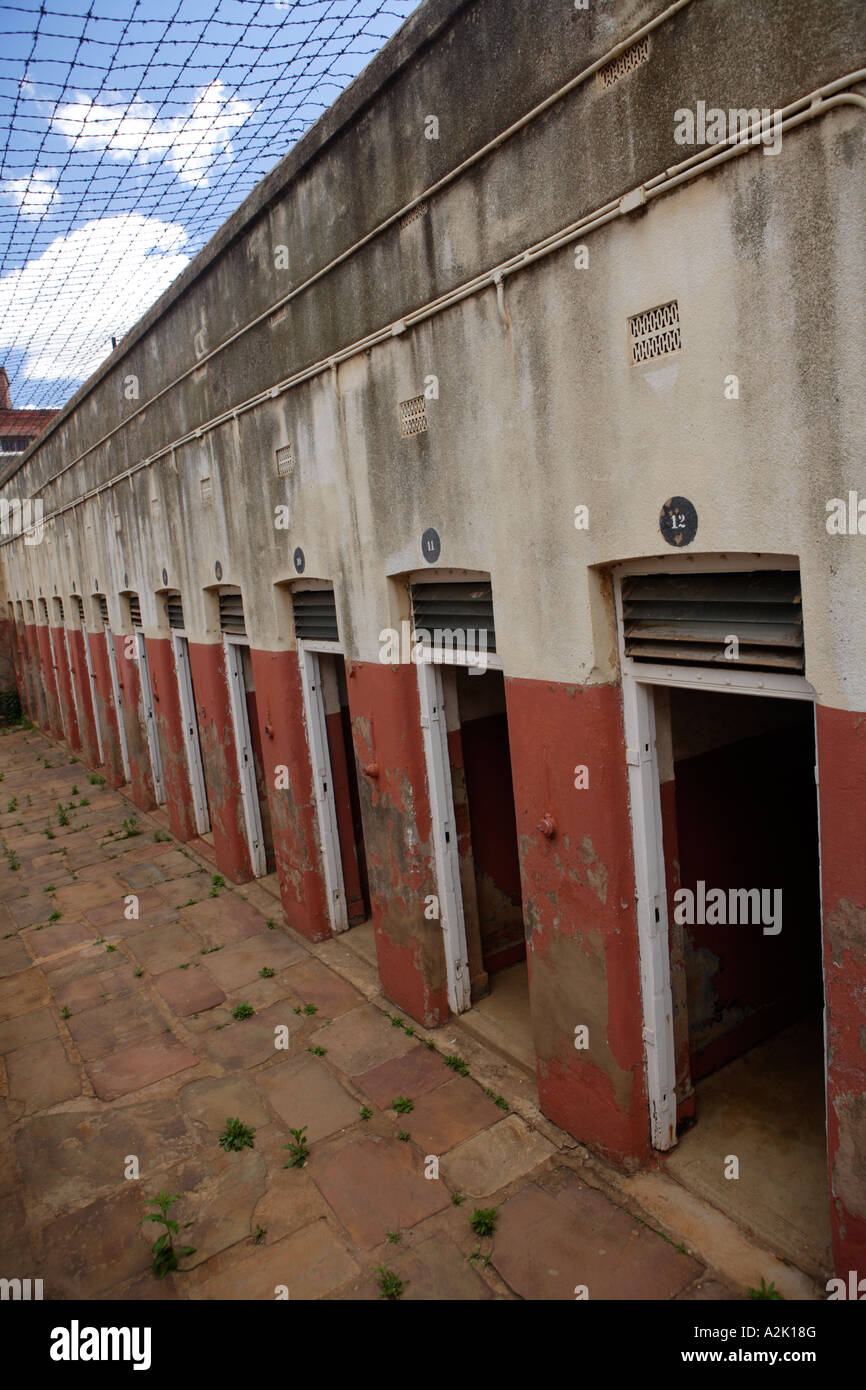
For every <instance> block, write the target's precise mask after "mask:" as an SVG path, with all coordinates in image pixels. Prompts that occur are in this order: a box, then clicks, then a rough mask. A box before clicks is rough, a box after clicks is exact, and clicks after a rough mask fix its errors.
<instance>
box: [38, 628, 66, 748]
mask: <svg viewBox="0 0 866 1390" xmlns="http://www.w3.org/2000/svg"><path fill="white" fill-rule="evenodd" d="M36 643H37V647H38V650H39V664H40V667H41V670H42V686H43V689H44V691H45V703H46V710H47V718H48V729H49V732H50V733H51V734H52V735H53V736H54V738H59V739H63V738H65V736H66V731H65V729H64V728H63V720H62V718H61V716H60V699H59V697H58V694H57V682H56V681H55V679H54V663H53V661H52V659H51V639H50V637H49V635H48V628H47V627H46V626H45V624H44V623H39V624H37V627H36Z"/></svg>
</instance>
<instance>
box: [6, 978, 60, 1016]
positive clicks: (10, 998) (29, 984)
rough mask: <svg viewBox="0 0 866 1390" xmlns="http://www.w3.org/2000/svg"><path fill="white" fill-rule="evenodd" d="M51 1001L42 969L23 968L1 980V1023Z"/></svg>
mask: <svg viewBox="0 0 866 1390" xmlns="http://www.w3.org/2000/svg"><path fill="white" fill-rule="evenodd" d="M48 1001H49V994H48V986H47V985H46V983H45V976H44V975H43V974H42V972H41V971H40V970H21V971H19V972H18V974H17V975H7V977H6V979H5V980H0V1023H2V1022H3V1021H4V1020H5V1019H7V1018H18V1017H19V1016H20V1015H21V1014H28V1013H30V1010H31V1009H37V1008H39V1006H40V1005H41V1004H47V1003H48Z"/></svg>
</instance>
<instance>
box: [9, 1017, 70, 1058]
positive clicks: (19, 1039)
mask: <svg viewBox="0 0 866 1390" xmlns="http://www.w3.org/2000/svg"><path fill="white" fill-rule="evenodd" d="M56 1032H57V1023H56V1022H55V1019H54V1015H53V1013H52V1012H51V1010H50V1009H48V1008H45V1009H34V1010H33V1011H32V1013H29V1014H19V1016H18V1018H11V1019H9V1021H8V1022H7V1023H0V1053H6V1052H14V1051H15V1050H16V1049H17V1048H19V1047H25V1046H26V1045H27V1043H33V1042H41V1041H42V1040H43V1039H44V1038H51V1037H53V1036H54V1035H55V1034H56Z"/></svg>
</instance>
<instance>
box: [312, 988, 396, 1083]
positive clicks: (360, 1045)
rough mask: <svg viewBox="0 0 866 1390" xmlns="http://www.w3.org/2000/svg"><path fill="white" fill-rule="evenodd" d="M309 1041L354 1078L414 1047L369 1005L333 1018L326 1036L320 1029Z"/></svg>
mask: <svg viewBox="0 0 866 1390" xmlns="http://www.w3.org/2000/svg"><path fill="white" fill-rule="evenodd" d="M311 1041H312V1044H313V1045H314V1046H321V1047H326V1048H327V1049H328V1053H329V1055H330V1058H331V1061H332V1062H333V1063H334V1065H335V1066H338V1067H339V1068H340V1070H341V1071H344V1072H346V1073H347V1075H348V1076H355V1077H357V1076H361V1075H362V1074H363V1073H365V1072H369V1071H371V1070H372V1069H373V1067H377V1066H380V1065H381V1064H382V1063H383V1062H389V1061H391V1060H392V1058H394V1057H400V1056H402V1055H403V1053H404V1052H408V1051H409V1049H410V1048H412V1047H414V1046H415V1044H414V1043H413V1041H412V1039H411V1038H409V1037H407V1036H406V1034H405V1033H404V1032H403V1030H402V1028H394V1027H392V1026H391V1025H390V1023H389V1021H388V1019H383V1017H382V1015H381V1013H380V1012H379V1010H378V1009H374V1008H373V1006H372V1005H371V1004H364V1005H362V1006H361V1007H360V1008H358V1009H353V1010H352V1012H351V1013H350V1014H343V1016H342V1018H337V1019H335V1020H334V1022H333V1023H332V1024H331V1025H330V1026H329V1027H328V1030H327V1033H326V1032H325V1030H324V1029H321V1028H320V1029H319V1030H318V1031H317V1032H316V1033H314V1034H313V1037H312V1040H311Z"/></svg>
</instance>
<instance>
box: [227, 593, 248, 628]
mask: <svg viewBox="0 0 866 1390" xmlns="http://www.w3.org/2000/svg"><path fill="white" fill-rule="evenodd" d="M220 631H221V632H230V633H234V635H235V636H236V637H245V636H246V631H247V625H246V623H245V622H244V600H243V597H242V595H241V594H220Z"/></svg>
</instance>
